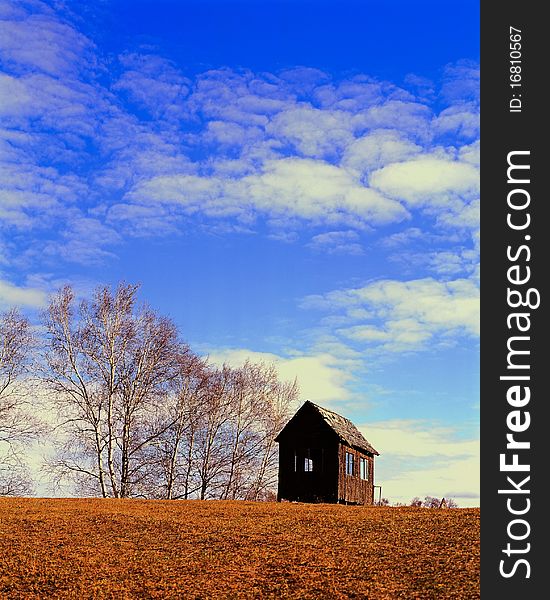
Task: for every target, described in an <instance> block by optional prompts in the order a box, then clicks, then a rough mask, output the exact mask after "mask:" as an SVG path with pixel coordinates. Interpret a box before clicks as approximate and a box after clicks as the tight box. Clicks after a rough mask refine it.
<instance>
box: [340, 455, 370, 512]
mask: <svg viewBox="0 0 550 600" xmlns="http://www.w3.org/2000/svg"><path fill="white" fill-rule="evenodd" d="M346 452H349V453H351V454H352V455H353V475H348V474H347V473H346ZM360 458H365V459H366V460H367V462H368V471H369V473H368V479H366V480H365V479H361V477H360V472H359V459H360ZM338 461H339V469H338V502H349V503H350V504H373V503H374V457H373V456H370V455H368V454H366V453H364V452H361V451H360V450H357V449H355V448H350V447H349V446H346V445H345V444H339V446H338Z"/></svg>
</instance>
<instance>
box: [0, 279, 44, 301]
mask: <svg viewBox="0 0 550 600" xmlns="http://www.w3.org/2000/svg"><path fill="white" fill-rule="evenodd" d="M45 303H46V293H45V292H44V291H43V290H40V289H37V288H32V287H19V286H16V285H14V284H12V283H10V282H9V281H6V280H2V279H0V308H8V307H10V306H29V307H32V308H40V307H42V306H44V305H45Z"/></svg>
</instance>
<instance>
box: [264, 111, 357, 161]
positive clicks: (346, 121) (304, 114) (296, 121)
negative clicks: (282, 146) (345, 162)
mask: <svg viewBox="0 0 550 600" xmlns="http://www.w3.org/2000/svg"><path fill="white" fill-rule="evenodd" d="M352 130H353V124H352V119H351V116H350V115H349V114H348V113H346V112H343V111H331V110H319V109H315V108H309V107H299V108H293V109H291V110H286V111H284V112H281V113H279V114H277V115H276V116H275V117H274V118H273V120H272V121H271V122H270V123H269V125H268V126H267V127H266V131H267V132H268V133H269V134H271V135H273V136H275V137H276V138H278V139H281V140H283V141H284V142H285V143H290V144H292V145H293V146H294V147H295V148H296V149H297V151H298V152H299V153H300V154H302V155H304V156H310V157H313V158H325V157H334V156H337V155H338V154H339V153H340V152H341V151H342V149H343V148H345V147H346V146H348V145H349V144H350V143H351V142H352V141H353V132H352Z"/></svg>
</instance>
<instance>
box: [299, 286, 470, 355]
mask: <svg viewBox="0 0 550 600" xmlns="http://www.w3.org/2000/svg"><path fill="white" fill-rule="evenodd" d="M303 307H304V308H318V309H324V310H325V311H327V310H328V311H330V312H331V313H333V314H338V313H343V314H344V315H347V317H346V319H344V320H347V321H348V323H349V324H346V326H343V327H340V328H339V329H338V330H337V334H339V335H340V336H341V337H342V338H344V339H346V340H348V341H349V342H351V343H356V344H359V345H360V346H374V347H376V348H378V349H379V350H384V351H386V352H406V351H417V350H423V349H426V348H428V347H433V346H434V344H435V343H437V342H439V343H448V342H449V340H451V339H453V337H455V336H466V337H474V338H475V337H477V336H478V335H479V288H478V286H477V284H476V282H475V281H473V280H470V279H455V280H451V281H438V280H436V279H433V278H424V279H416V280H411V281H395V280H382V281H376V282H373V283H370V284H368V285H366V286H364V287H361V288H351V289H346V290H336V291H332V292H329V293H328V294H326V295H324V296H310V297H308V298H306V299H305V301H304V303H303ZM358 308H361V309H364V311H365V312H364V313H363V314H362V319H361V320H360V322H357V318H356V316H355V315H356V314H357V313H354V312H350V311H356V310H357V309H358ZM354 321H355V323H354Z"/></svg>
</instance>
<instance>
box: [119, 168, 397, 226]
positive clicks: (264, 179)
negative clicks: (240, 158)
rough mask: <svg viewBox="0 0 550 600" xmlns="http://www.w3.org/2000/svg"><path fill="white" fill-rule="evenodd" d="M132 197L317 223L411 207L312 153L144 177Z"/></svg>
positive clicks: (385, 217) (374, 219) (222, 213)
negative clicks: (238, 167) (224, 172)
mask: <svg viewBox="0 0 550 600" xmlns="http://www.w3.org/2000/svg"><path fill="white" fill-rule="evenodd" d="M128 197H129V199H131V200H133V201H137V202H139V203H141V204H149V203H151V202H160V203H173V204H177V205H179V206H180V207H181V208H182V210H184V211H185V212H186V213H187V214H192V213H196V212H200V213H204V214H206V215H208V216H211V217H221V218H225V217H228V216H233V217H239V218H250V217H253V216H254V214H255V213H258V212H259V213H260V214H264V215H268V216H273V217H279V218H280V217H290V218H293V217H298V218H300V219H304V220H307V221H310V222H313V223H331V224H333V223H350V224H354V225H356V226H357V225H361V223H362V224H364V225H367V224H376V225H380V224H385V223H391V222H395V221H401V220H403V219H405V218H406V217H407V215H408V213H407V211H406V210H405V209H404V208H403V207H402V206H401V204H399V202H397V201H395V200H390V199H388V198H386V197H384V196H383V195H381V194H380V193H378V192H376V191H375V190H372V189H369V188H365V187H364V186H362V185H361V184H360V182H359V181H358V180H357V179H356V178H355V177H354V176H353V175H352V174H351V173H350V172H348V171H346V170H344V169H341V168H339V167H336V166H334V165H331V164H328V163H325V162H322V161H314V160H311V159H296V158H293V159H290V158H289V159H282V160H278V161H268V162H267V163H266V164H265V165H264V167H263V169H262V171H261V172H260V173H258V174H254V175H248V176H245V177H242V178H240V179H236V180H233V179H227V178H221V177H200V176H193V175H184V176H168V177H156V178H153V179H151V180H149V181H146V182H143V183H140V184H139V185H138V186H137V187H136V188H135V189H134V190H133V191H132V192H131V193H130V194H129V195H128Z"/></svg>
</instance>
